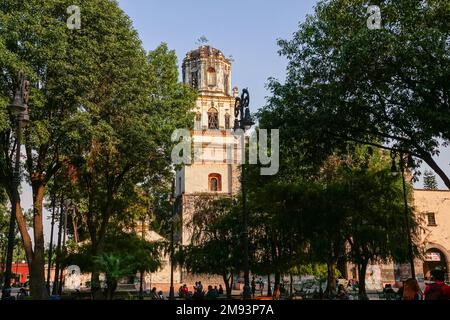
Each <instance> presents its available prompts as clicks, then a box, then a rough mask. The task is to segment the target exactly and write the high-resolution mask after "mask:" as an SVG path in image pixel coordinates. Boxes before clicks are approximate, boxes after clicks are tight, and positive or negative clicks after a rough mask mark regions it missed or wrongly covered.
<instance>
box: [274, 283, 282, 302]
mask: <svg viewBox="0 0 450 320" xmlns="http://www.w3.org/2000/svg"><path fill="white" fill-rule="evenodd" d="M280 296H281V291H280V284H277V285H276V286H275V289H274V290H273V300H280Z"/></svg>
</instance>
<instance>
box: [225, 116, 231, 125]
mask: <svg viewBox="0 0 450 320" xmlns="http://www.w3.org/2000/svg"><path fill="white" fill-rule="evenodd" d="M225 129H230V115H229V114H228V113H227V114H226V115H225Z"/></svg>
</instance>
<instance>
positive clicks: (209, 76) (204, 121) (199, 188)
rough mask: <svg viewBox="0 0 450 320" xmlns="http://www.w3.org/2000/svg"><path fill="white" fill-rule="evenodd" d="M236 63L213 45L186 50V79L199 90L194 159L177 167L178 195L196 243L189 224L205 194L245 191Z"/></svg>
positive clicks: (184, 238) (185, 236)
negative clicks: (195, 205)
mask: <svg viewBox="0 0 450 320" xmlns="http://www.w3.org/2000/svg"><path fill="white" fill-rule="evenodd" d="M231 67H232V63H231V61H230V60H229V59H227V58H226V57H225V56H224V54H223V53H222V52H221V51H220V50H218V49H215V48H212V47H210V46H201V47H199V48H198V49H195V50H193V51H190V52H188V53H187V54H186V57H185V58H184V60H183V65H182V69H183V70H182V74H183V82H184V83H186V84H188V85H190V86H191V87H192V88H194V89H195V90H197V92H198V99H197V102H196V106H195V108H194V109H193V110H192V112H194V114H195V120H194V130H193V131H192V133H191V135H192V141H193V145H194V159H193V163H192V165H190V166H185V167H184V168H182V169H181V170H179V171H178V172H177V176H176V195H177V196H178V197H179V198H181V206H180V211H181V219H182V226H183V230H182V239H181V242H182V244H184V245H187V244H189V243H190V233H189V230H187V228H185V225H186V223H188V222H189V219H190V217H191V215H192V210H193V203H194V202H195V199H197V198H198V197H199V196H202V195H205V194H208V195H217V196H232V195H234V194H236V193H237V192H238V191H239V170H238V164H237V163H238V161H239V159H240V152H239V150H240V149H239V145H240V142H239V141H238V140H239V139H238V138H236V137H235V135H234V134H233V125H234V118H235V117H234V104H235V98H236V97H237V95H238V89H237V88H236V87H235V88H232V86H231V71H232V68H231Z"/></svg>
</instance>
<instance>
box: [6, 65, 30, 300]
mask: <svg viewBox="0 0 450 320" xmlns="http://www.w3.org/2000/svg"><path fill="white" fill-rule="evenodd" d="M18 80H19V85H18V88H17V90H16V92H15V94H14V100H13V102H12V103H11V104H10V105H9V109H10V110H11V113H12V114H13V116H15V122H16V123H15V125H16V141H17V143H16V158H15V164H14V172H13V179H12V180H13V181H12V192H11V196H12V197H11V217H10V220H9V232H8V249H7V254H6V270H5V279H4V280H5V282H4V285H3V290H2V299H6V298H9V297H10V296H11V275H12V260H13V252H14V240H15V237H16V230H15V229H16V211H17V207H16V206H17V204H18V202H19V184H20V148H21V131H22V126H23V124H25V123H26V122H27V121H28V120H29V116H28V95H29V90H30V83H29V81H27V80H26V78H25V74H24V73H23V72H22V71H21V72H19V76H18Z"/></svg>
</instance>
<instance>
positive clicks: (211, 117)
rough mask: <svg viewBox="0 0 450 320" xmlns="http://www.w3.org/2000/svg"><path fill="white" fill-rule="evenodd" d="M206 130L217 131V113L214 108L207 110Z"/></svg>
mask: <svg viewBox="0 0 450 320" xmlns="http://www.w3.org/2000/svg"><path fill="white" fill-rule="evenodd" d="M208 129H211V130H217V129H219V112H218V111H217V109H215V108H210V109H209V110H208Z"/></svg>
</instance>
